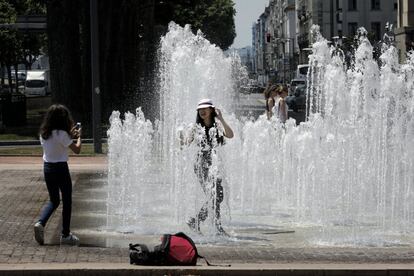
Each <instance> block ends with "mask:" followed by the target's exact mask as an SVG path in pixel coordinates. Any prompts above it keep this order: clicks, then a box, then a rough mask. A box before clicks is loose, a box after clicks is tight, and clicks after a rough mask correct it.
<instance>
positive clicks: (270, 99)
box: [264, 85, 278, 120]
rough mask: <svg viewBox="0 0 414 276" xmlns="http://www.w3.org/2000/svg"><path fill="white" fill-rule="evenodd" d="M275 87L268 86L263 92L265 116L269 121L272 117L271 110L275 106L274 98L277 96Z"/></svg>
mask: <svg viewBox="0 0 414 276" xmlns="http://www.w3.org/2000/svg"><path fill="white" fill-rule="evenodd" d="M277 88H278V86H277V85H271V86H268V87H267V88H266V89H265V91H264V96H265V100H266V116H267V119H269V120H270V118H271V117H272V108H273V106H274V105H275V97H276V96H277Z"/></svg>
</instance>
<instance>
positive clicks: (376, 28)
mask: <svg viewBox="0 0 414 276" xmlns="http://www.w3.org/2000/svg"><path fill="white" fill-rule="evenodd" d="M371 32H372V33H373V34H374V39H375V40H376V41H379V40H381V22H372V23H371Z"/></svg>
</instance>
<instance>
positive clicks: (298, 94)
mask: <svg viewBox="0 0 414 276" xmlns="http://www.w3.org/2000/svg"><path fill="white" fill-rule="evenodd" d="M286 103H287V105H288V107H289V108H290V109H292V110H293V111H295V112H298V111H299V109H305V108H306V85H298V86H296V88H295V92H294V93H293V94H292V95H289V96H287V97H286Z"/></svg>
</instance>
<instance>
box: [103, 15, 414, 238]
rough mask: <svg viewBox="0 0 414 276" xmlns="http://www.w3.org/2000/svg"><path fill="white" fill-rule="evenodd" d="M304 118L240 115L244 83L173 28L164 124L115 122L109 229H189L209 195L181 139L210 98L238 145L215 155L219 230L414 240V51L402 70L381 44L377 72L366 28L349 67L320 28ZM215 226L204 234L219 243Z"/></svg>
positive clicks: (138, 117) (163, 50)
mask: <svg viewBox="0 0 414 276" xmlns="http://www.w3.org/2000/svg"><path fill="white" fill-rule="evenodd" d="M313 33H314V34H315V43H314V44H313V48H312V50H313V51H312V54H311V55H310V57H309V58H310V64H311V69H310V71H309V74H308V91H307V93H308V95H307V96H308V97H307V98H308V108H307V109H308V112H309V114H308V115H309V116H308V120H307V121H306V122H304V123H301V124H300V125H298V126H297V125H296V123H295V122H294V120H292V119H290V120H288V121H287V122H286V124H285V125H282V124H280V123H278V122H277V121H276V120H271V121H269V120H267V119H266V118H265V117H264V116H261V117H259V119H257V120H248V119H243V118H238V117H237V116H236V115H235V110H236V107H237V105H238V93H237V89H236V88H237V82H240V80H242V79H243V78H244V77H245V75H246V74H245V71H243V69H242V68H241V67H238V64H239V62H238V61H237V59H234V57H233V58H232V57H225V56H224V54H223V53H222V51H221V50H220V49H218V48H217V47H216V46H214V45H211V44H210V43H209V42H208V41H207V40H206V39H204V38H203V36H202V34H201V33H198V34H197V35H194V34H192V32H191V30H190V29H189V27H188V26H187V27H185V28H181V27H179V26H177V25H176V24H174V23H171V24H170V26H169V32H168V33H167V34H166V35H165V36H164V37H163V38H162V40H161V47H160V66H159V67H160V75H159V80H160V87H159V91H160V99H161V102H160V107H161V108H160V110H161V111H160V116H159V118H160V120H159V121H156V122H149V121H148V120H146V119H145V117H144V114H143V113H142V112H141V111H140V109H138V110H137V112H136V114H135V115H134V114H131V113H127V114H125V119H121V118H120V114H119V113H118V112H114V113H113V114H112V116H111V119H110V123H111V127H110V129H109V131H108V135H109V141H108V144H109V153H108V158H109V171H108V200H107V221H108V223H107V227H108V229H112V230H114V231H121V232H122V231H126V232H130V231H132V232H135V233H145V234H153V233H164V232H174V231H179V230H183V231H188V229H187V226H186V224H185V221H186V219H188V218H189V217H190V216H194V214H195V212H196V211H197V210H198V209H199V207H200V205H201V204H202V202H203V200H204V194H203V193H202V191H201V188H200V185H199V184H198V181H197V179H196V176H195V175H194V171H193V163H194V159H195V155H196V151H197V149H196V146H195V145H190V146H182V145H181V143H180V139H179V135H180V133H186V132H188V131H189V129H190V128H191V127H192V125H193V124H194V122H195V117H196V111H195V107H196V105H197V102H198V100H199V99H201V98H212V99H213V101H214V103H215V104H216V106H218V107H219V108H221V109H222V110H223V113H224V117H225V118H226V120H227V121H228V123H229V124H230V125H231V126H232V128H233V130H234V132H235V138H233V139H232V140H228V141H227V143H226V145H224V146H223V147H222V148H221V149H220V151H219V152H218V154H217V155H218V156H216V159H217V160H219V161H220V162H217V163H216V164H215V169H217V170H220V171H224V175H225V178H224V189H225V199H224V203H223V211H222V216H223V224H224V226H225V227H226V228H227V229H229V232H230V233H231V234H232V235H233V236H234V237H236V239H237V231H238V229H246V228H249V227H258V226H260V227H263V228H266V227H286V228H293V229H312V231H305V233H307V234H306V239H307V240H308V242H309V243H310V244H314V245H323V246H325V245H329V246H346V245H351V246H393V245H407V244H408V245H412V244H414V236H413V235H412V233H414V143H413V140H414V116H413V115H414V95H413V93H414V82H413V81H412V80H413V79H414V53H411V54H410V55H409V57H408V61H407V63H406V64H402V65H400V64H398V57H397V53H396V49H395V48H394V47H393V46H392V45H385V46H384V47H383V53H382V55H381V66H378V64H377V62H376V61H375V60H374V59H373V56H372V46H371V45H370V43H369V41H368V39H367V38H366V36H365V35H364V31H363V30H362V29H361V35H360V43H359V47H358V49H356V53H355V61H354V63H353V64H352V66H351V68H349V69H347V68H345V67H344V60H343V55H340V54H337V52H338V51H336V49H335V47H334V46H329V45H328V42H327V41H326V40H325V39H324V38H322V37H321V36H320V34H319V32H318V28H317V27H314V28H313ZM210 228H211V227H208V226H205V228H204V229H202V230H203V231H204V232H205V233H206V239H207V240H209V239H210V240H212V239H215V237H214V234H213V232H212V229H210Z"/></svg>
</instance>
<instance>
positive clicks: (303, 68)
mask: <svg viewBox="0 0 414 276" xmlns="http://www.w3.org/2000/svg"><path fill="white" fill-rule="evenodd" d="M308 69H309V64H299V65H298V67H297V69H296V79H306V76H307V75H308Z"/></svg>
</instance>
